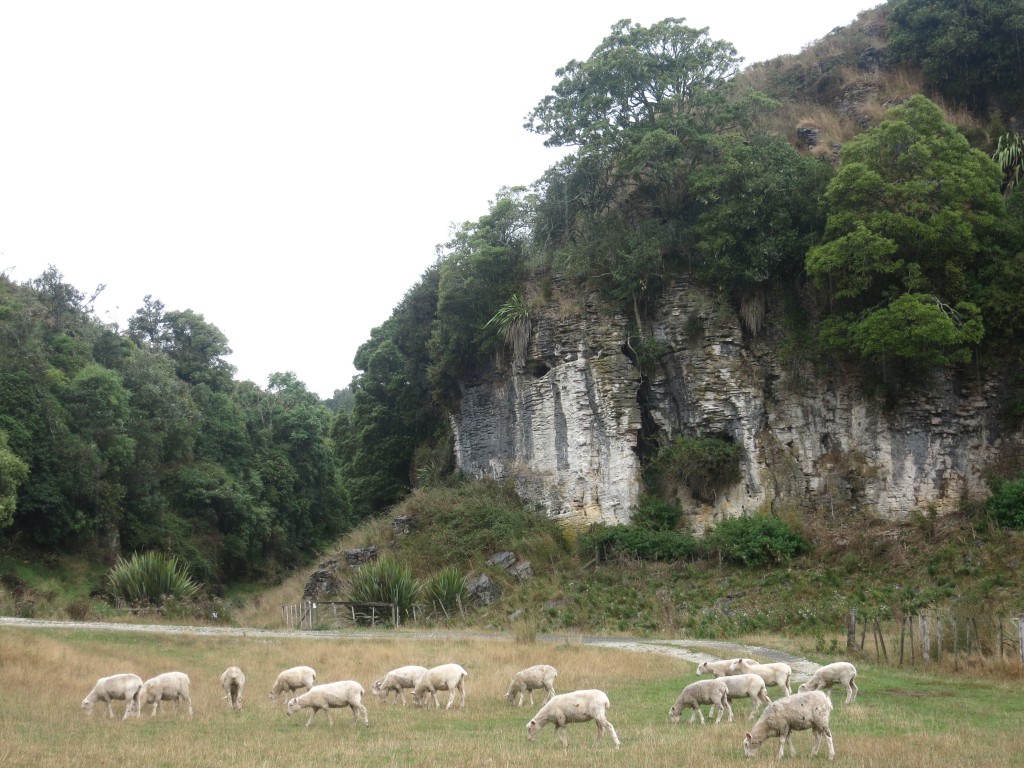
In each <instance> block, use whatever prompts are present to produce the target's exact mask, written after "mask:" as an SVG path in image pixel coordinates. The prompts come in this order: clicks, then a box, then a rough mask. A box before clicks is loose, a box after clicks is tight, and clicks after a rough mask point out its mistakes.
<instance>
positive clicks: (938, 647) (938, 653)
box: [935, 616, 942, 664]
mask: <svg viewBox="0 0 1024 768" xmlns="http://www.w3.org/2000/svg"><path fill="white" fill-rule="evenodd" d="M941 661H942V618H941V617H939V616H936V617H935V663H936V664H938V663H940V662H941Z"/></svg>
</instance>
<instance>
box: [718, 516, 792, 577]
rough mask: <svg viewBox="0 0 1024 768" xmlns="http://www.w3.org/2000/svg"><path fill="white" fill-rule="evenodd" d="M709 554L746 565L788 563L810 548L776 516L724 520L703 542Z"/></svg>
mask: <svg viewBox="0 0 1024 768" xmlns="http://www.w3.org/2000/svg"><path fill="white" fill-rule="evenodd" d="M704 545H705V547H706V548H707V549H708V550H709V551H710V552H718V554H719V555H720V556H722V557H724V558H725V559H727V560H732V561H734V562H738V563H742V564H743V565H746V566H762V565H768V564H770V563H788V562H789V561H790V560H792V559H793V557H795V556H796V555H799V554H802V553H804V552H806V551H807V550H808V549H809V546H808V543H807V541H806V539H804V537H803V536H802V535H801V534H800V533H798V532H797V531H794V530H793V529H792V528H790V527H789V526H788V525H787V524H786V523H784V522H783V521H782V520H779V519H778V518H777V517H771V516H768V515H755V516H753V517H737V518H734V519H732V520H723V521H722V522H721V523H719V524H718V525H717V526H715V529H714V530H713V531H712V532H711V533H709V534H708V535H707V536H706V537H705V540H704Z"/></svg>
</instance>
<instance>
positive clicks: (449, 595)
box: [422, 566, 469, 616]
mask: <svg viewBox="0 0 1024 768" xmlns="http://www.w3.org/2000/svg"><path fill="white" fill-rule="evenodd" d="M422 594H423V597H424V598H426V600H427V601H428V602H429V603H430V606H431V607H432V608H435V609H437V610H439V611H441V612H442V613H444V614H445V615H446V616H451V615H452V614H454V613H456V612H457V611H458V610H459V609H460V608H461V607H462V604H463V601H464V600H465V599H466V597H467V595H468V594H469V593H468V591H467V589H466V577H465V576H463V575H462V571H461V570H459V569H458V568H457V567H456V566H449V567H447V568H443V569H442V570H440V571H437V572H436V573H432V574H430V576H429V577H427V579H426V580H425V581H424V582H423V589H422Z"/></svg>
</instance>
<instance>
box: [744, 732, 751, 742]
mask: <svg viewBox="0 0 1024 768" xmlns="http://www.w3.org/2000/svg"><path fill="white" fill-rule="evenodd" d="M743 740H744V741H749V740H750V731H747V733H746V735H745V736H744V737H743Z"/></svg>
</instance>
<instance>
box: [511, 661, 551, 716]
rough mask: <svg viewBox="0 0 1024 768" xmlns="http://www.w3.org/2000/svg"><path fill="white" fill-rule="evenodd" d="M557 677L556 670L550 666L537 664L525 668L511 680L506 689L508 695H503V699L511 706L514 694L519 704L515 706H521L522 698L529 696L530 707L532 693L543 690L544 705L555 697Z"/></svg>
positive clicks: (531, 704)
mask: <svg viewBox="0 0 1024 768" xmlns="http://www.w3.org/2000/svg"><path fill="white" fill-rule="evenodd" d="M556 677H558V670H557V669H555V668H554V667H552V666H551V665H550V664H537V665H536V666H533V667H527V668H526V669H524V670H521V671H520V672H516V675H515V677H513V678H512V683H511V684H510V685H509V687H508V693H506V694H505V698H506V699H508V702H509V703H510V704H511V703H512V702H513V701H514V700H515V698H516V694H518V695H519V703H518V704H517V705H516V706H519V707H521V706H523V698H524V697H525V694H527V693H529V694H530V706H531V707H532V706H533V692H534V691H536V690H539V689H541V688H543V689H544V690H545V691H546V693H545V695H544V701H542V702H541V703H542V704H546V703H547V702H548V701H550V700H551V697H552V696H554V695H555V678H556Z"/></svg>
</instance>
